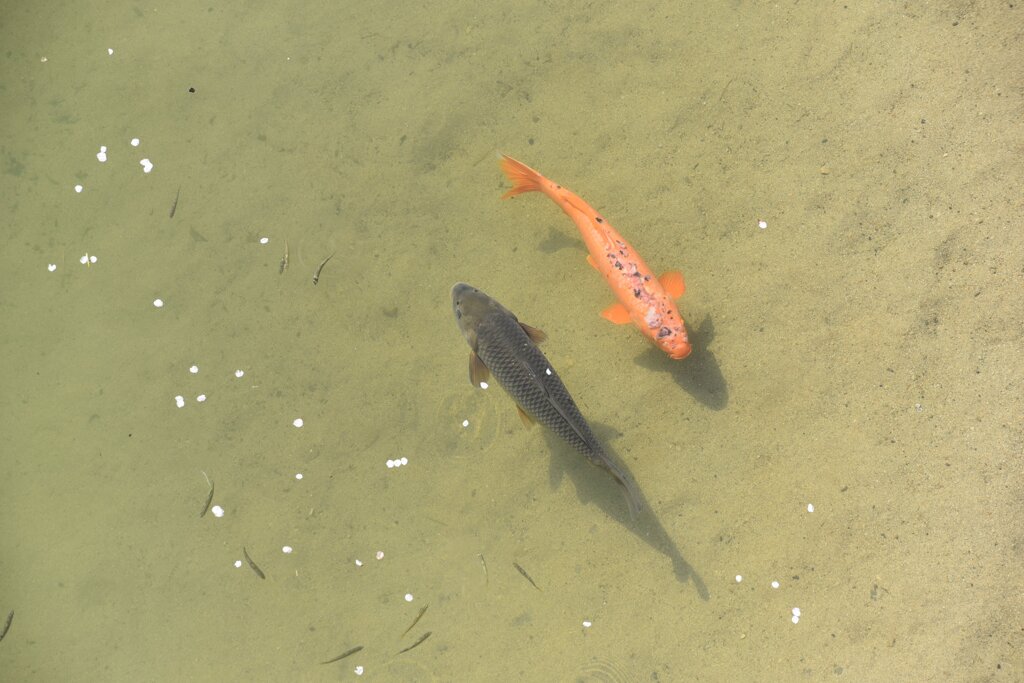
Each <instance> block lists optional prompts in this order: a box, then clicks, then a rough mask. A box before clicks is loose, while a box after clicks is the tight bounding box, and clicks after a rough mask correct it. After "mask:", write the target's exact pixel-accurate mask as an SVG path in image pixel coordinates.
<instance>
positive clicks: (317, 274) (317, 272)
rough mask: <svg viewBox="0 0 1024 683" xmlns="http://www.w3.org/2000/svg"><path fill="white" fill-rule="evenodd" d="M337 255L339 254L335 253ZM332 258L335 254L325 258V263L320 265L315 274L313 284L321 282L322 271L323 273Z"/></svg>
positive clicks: (322, 262)
mask: <svg viewBox="0 0 1024 683" xmlns="http://www.w3.org/2000/svg"><path fill="white" fill-rule="evenodd" d="M335 253H337V252H335ZM332 258H334V254H331V255H330V256H328V257H327V258H325V259H324V260H323V261H321V262H320V265H319V266H317V267H316V272H315V273H313V284H314V285H315V284H316V283H318V282H320V271H322V270H323V269H324V266H326V265H327V262H328V261H330V260H331V259H332Z"/></svg>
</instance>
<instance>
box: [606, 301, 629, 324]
mask: <svg viewBox="0 0 1024 683" xmlns="http://www.w3.org/2000/svg"><path fill="white" fill-rule="evenodd" d="M601 317H602V318H604V319H605V320H610V321H611V322H613V323H615V324H616V325H625V324H626V323H628V322H631V320H630V317H629V311H627V310H626V307H625V306H623V305H622V304H612V305H611V306H609V307H608V308H606V309H604V310H603V311H601Z"/></svg>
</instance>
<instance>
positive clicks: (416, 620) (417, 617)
mask: <svg viewBox="0 0 1024 683" xmlns="http://www.w3.org/2000/svg"><path fill="white" fill-rule="evenodd" d="M428 607H430V605H424V606H423V607H421V608H420V613H419V614H417V615H416V618H415V619H413V620H412V623H411V624H409V628H407V629H405V630H404V631H402V635H401V636H400V637H401V638H404V637H405V634H406V633H408V632H409V631H411V630H412V627H413V626H415V625H416V624H418V623H420V619H422V618H423V615H424V614H426V613H427V608H428Z"/></svg>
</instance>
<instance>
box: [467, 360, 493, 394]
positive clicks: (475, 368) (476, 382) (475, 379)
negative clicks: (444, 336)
mask: <svg viewBox="0 0 1024 683" xmlns="http://www.w3.org/2000/svg"><path fill="white" fill-rule="evenodd" d="M490 376H491V371H490V370H488V369H487V366H486V365H484V362H483V361H482V360H480V356H478V355H476V353H474V352H473V351H470V352H469V382H470V384H472V385H473V386H475V387H477V388H479V387H480V383H481V382H486V381H487V380H488V379H489V378H490Z"/></svg>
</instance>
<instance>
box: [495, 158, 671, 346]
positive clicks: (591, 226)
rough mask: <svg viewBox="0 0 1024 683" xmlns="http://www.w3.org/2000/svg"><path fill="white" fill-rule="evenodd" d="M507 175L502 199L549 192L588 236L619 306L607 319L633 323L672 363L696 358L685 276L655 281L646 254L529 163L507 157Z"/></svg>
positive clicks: (604, 313) (503, 164) (504, 165)
mask: <svg viewBox="0 0 1024 683" xmlns="http://www.w3.org/2000/svg"><path fill="white" fill-rule="evenodd" d="M501 170H502V171H504V172H505V175H506V176H508V179H509V180H510V181H511V182H512V189H511V190H509V191H508V192H506V193H505V194H504V195H503V196H502V199H507V198H509V197H514V196H515V195H517V194H522V193H523V192H543V193H544V194H546V195H547V196H548V197H550V198H551V200H552V201H553V202H555V204H558V206H560V207H561V208H562V211H564V212H565V213H566V214H567V215H568V216H569V218H571V219H572V221H573V223H575V224H576V227H577V228H579V230H580V233H581V234H582V235H583V241H584V243H586V245H587V249H588V250H589V251H590V255H589V256H587V261H588V262H589V263H590V265H592V266H593V267H594V268H596V269H597V271H598V272H599V273H601V275H603V276H604V279H605V280H607V281H608V284H609V285H610V286H611V288H612V291H613V292H615V296H616V297H617V298H618V300H619V303H617V304H613V305H612V306H609V307H608V308H606V309H605V310H604V311H602V312H601V315H602V316H603V317H604V318H606V319H607V320H610V321H612V322H613V323H615V324H616V325H622V324H625V323H628V322H632V323H633V324H634V325H636V326H637V327H638V328H640V331H641V332H642V333H643V334H644V336H645V337H647V338H648V339H650V340H651V341H652V342H654V343H655V344H656V345H657V346H658V347H659V348H660V349H661V350H662V351H664V352H665V353H667V354H668V355H669V357H670V358H675V359H677V360H678V359H682V358H686V357H687V356H688V355H690V340H689V338H688V337H687V336H686V325H685V323H684V322H683V318H682V316H680V315H679V309H677V308H676V303H675V299H676V298H678V297H680V296H682V295H683V292H684V291H685V290H686V285H685V284H684V283H683V276H682V274H680V273H679V272H676V271H672V272H668V273H665V274H664V275H662V276H661V277H660V278H656V277H654V274H653V273H652V272H651V269H650V268H648V267H647V264H646V263H644V260H643V259H642V258H640V254H638V253H636V250H635V249H633V247H632V246H631V245H630V244H629V242H627V241H626V240H625V239H624V238H623V237H622V235H620V234H619V232H618V231H617V230H616V229H615V228H613V227H612V226H611V224H610V223H609V222H608V221H606V220H605V219H604V218H603V217H602V216H601V214H599V213H598V212H597V211H595V210H594V208H593V207H592V206H590V204H587V203H586V202H585V201H583V199H581V198H580V197H579V196H578V195H576V194H575V193H574V192H572V191H571V190H569V189H568V188H565V187H562V186H561V185H558V184H557V183H554V182H552V181H550V180H548V179H547V178H545V177H544V176H542V175H541V174H540V173H538V172H537V171H535V170H533V169H532V168H530V167H529V166H527V165H526V164H524V163H522V162H520V161H516V160H515V159H513V158H512V157H510V156H507V155H504V154H502V155H501Z"/></svg>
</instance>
